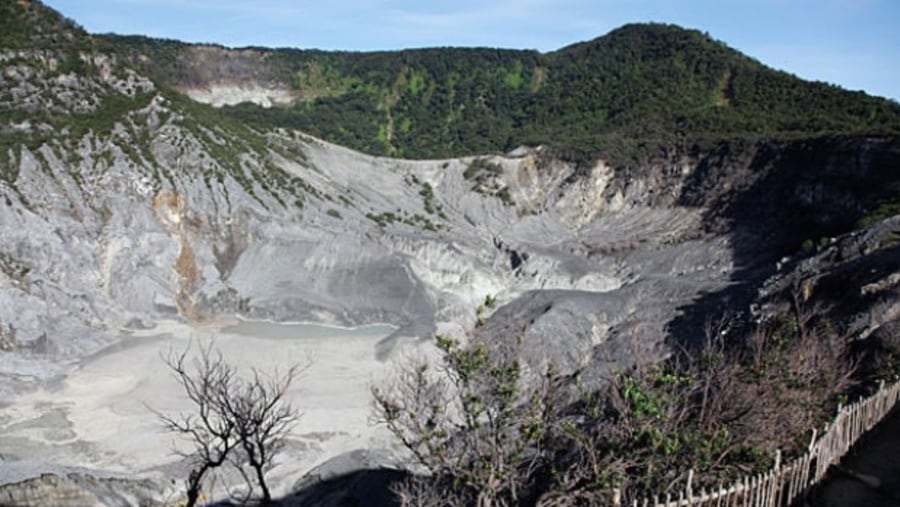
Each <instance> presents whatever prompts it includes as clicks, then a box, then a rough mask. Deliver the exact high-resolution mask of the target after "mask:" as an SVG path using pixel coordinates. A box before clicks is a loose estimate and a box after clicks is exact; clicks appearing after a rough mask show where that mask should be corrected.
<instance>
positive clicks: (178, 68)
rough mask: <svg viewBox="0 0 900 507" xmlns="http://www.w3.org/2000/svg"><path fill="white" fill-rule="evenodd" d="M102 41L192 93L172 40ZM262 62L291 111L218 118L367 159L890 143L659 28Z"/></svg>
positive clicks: (832, 106)
mask: <svg viewBox="0 0 900 507" xmlns="http://www.w3.org/2000/svg"><path fill="white" fill-rule="evenodd" d="M107 41H108V42H110V43H111V44H114V45H115V46H116V47H119V48H120V49H121V50H123V51H128V52H129V53H130V54H131V55H132V56H134V57H136V56H138V55H140V56H141V57H142V59H144V60H146V61H149V62H150V63H148V64H147V67H146V69H147V70H148V71H149V72H151V73H153V74H154V75H155V76H156V77H157V78H158V79H159V80H161V81H164V82H168V83H171V84H173V85H176V86H178V85H189V84H191V83H192V82H195V81H196V80H197V79H198V72H201V71H200V70H198V68H202V67H203V66H202V64H201V65H199V66H197V65H195V64H196V62H194V61H193V60H191V59H190V58H188V57H187V56H186V55H187V52H188V49H189V48H190V47H189V46H186V45H183V44H181V43H177V42H173V41H159V40H153V39H146V38H135V37H130V38H122V37H110V38H108V39H107ZM261 54H265V55H266V56H265V58H260V59H259V63H258V65H259V66H260V70H261V73H262V74H263V75H265V76H266V78H267V79H274V80H278V81H280V82H282V83H285V84H289V85H290V86H291V87H293V89H294V90H295V91H296V92H297V94H298V96H299V97H300V98H301V100H300V101H299V103H298V104H296V105H295V106H293V107H275V108H270V109H263V108H261V107H257V106H254V105H250V104H242V105H239V106H235V107H232V108H229V109H228V111H229V113H230V114H231V115H233V116H234V117H236V118H239V119H241V120H243V121H246V122H249V123H252V124H256V125H261V126H284V127H292V128H297V129H300V130H303V131H306V132H309V133H312V134H314V135H317V136H320V137H323V138H325V139H328V140H330V141H333V142H336V143H339V144H342V145H346V146H350V147H353V148H356V149H360V150H362V151H366V152H369V153H375V154H385V155H394V156H405V157H413V158H428V157H444V156H458V155H467V154H480V153H488V152H497V151H507V150H510V149H512V148H515V147H516V146H519V145H522V144H543V145H547V146H550V147H554V148H556V149H557V150H559V153H562V154H564V155H568V156H569V158H575V159H579V160H587V159H590V158H593V157H594V156H596V155H598V154H599V155H603V156H606V157H608V158H611V159H613V160H614V161H616V162H619V163H628V162H630V161H633V160H639V159H641V158H644V157H646V156H648V155H654V154H657V153H659V152H660V151H661V150H663V149H666V148H672V147H676V148H684V149H687V148H690V147H693V146H700V147H703V146H706V145H708V144H709V143H712V142H714V141H717V140H720V139H723V138H729V139H733V138H742V139H751V140H752V139H757V138H797V137H807V136H818V135H823V134H834V133H843V134H846V133H867V134H874V133H888V134H896V133H900V105H898V104H897V103H895V102H891V101H887V100H883V99H878V98H873V97H869V96H867V95H865V94H863V93H861V92H848V91H846V90H843V89H840V88H838V87H835V86H832V85H828V84H824V83H811V82H807V81H803V80H801V79H799V78H796V77H794V76H792V75H790V74H787V73H784V72H779V71H775V70H773V69H770V68H767V67H765V66H763V65H762V64H760V63H759V62H756V61H755V60H753V59H751V58H748V57H746V56H744V55H742V54H740V53H738V52H737V51H734V50H733V49H731V48H729V47H727V46H726V45H725V44H723V43H720V42H717V41H714V40H712V39H710V38H709V37H707V36H705V35H704V34H702V33H700V32H698V31H694V30H685V29H682V28H679V27H676V26H670V25H660V24H646V25H628V26H625V27H623V28H620V29H618V30H615V31H613V32H611V33H609V34H607V35H605V36H603V37H600V38H598V39H595V40H593V41H589V42H584V43H580V44H575V45H572V46H569V47H566V48H563V49H561V50H559V51H556V52H553V53H547V54H541V53H537V52H534V51H517V50H499V49H485V48H473V49H460V48H438V49H420V50H406V51H396V52H373V53H351V52H323V51H299V50H275V51H268V52H265V51H264V52H262V53H261ZM135 60H137V58H135ZM201 63H202V62H201ZM202 72H205V71H202Z"/></svg>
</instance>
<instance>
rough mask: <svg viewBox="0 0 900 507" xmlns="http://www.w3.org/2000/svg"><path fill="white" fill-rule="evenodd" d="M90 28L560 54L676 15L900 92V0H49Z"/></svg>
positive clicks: (874, 88) (786, 58) (768, 56)
mask: <svg viewBox="0 0 900 507" xmlns="http://www.w3.org/2000/svg"><path fill="white" fill-rule="evenodd" d="M45 3H47V4H48V5H50V6H52V7H54V8H55V9H57V10H59V11H60V12H62V13H63V14H65V15H66V16H68V17H70V18H72V19H74V20H75V21H76V22H78V23H79V24H81V25H82V26H84V27H85V28H87V29H88V30H89V31H91V32H115V33H123V34H143V35H150V36H156V37H166V38H172V39H179V40H185V41H191V42H215V43H219V44H224V45H227V46H251V45H252V46H270V47H297V48H319V49H346V50H371V49H401V48H412V47H426V46H490V47H505V48H522V49H538V50H541V51H550V50H553V49H558V48H560V47H563V46H566V45H568V44H571V43H574V42H579V41H583V40H588V39H593V38H595V37H598V36H600V35H603V34H605V33H606V32H608V31H610V30H612V29H614V28H616V27H618V26H621V25H623V24H625V23H629V22H643V21H657V22H665V23H675V24H678V25H681V26H684V27H688V28H697V29H699V30H703V31H705V32H708V33H709V34H710V35H711V36H712V37H714V38H716V39H719V40H721V41H723V42H725V43H727V44H728V45H729V46H731V47H733V48H735V49H738V50H740V51H742V52H744V53H746V54H748V55H750V56H752V57H754V58H756V59H758V60H760V61H762V62H763V63H766V64H767V65H770V66H772V67H775V68H779V69H783V70H786V71H788V72H791V73H793V74H796V75H798V76H800V77H802V78H805V79H813V80H819V81H827V82H829V83H835V84H838V85H840V86H842V87H844V88H848V89H851V90H865V91H866V92H868V93H870V94H873V95H879V96H883V97H889V98H892V99H894V100H900V0H480V1H479V0H450V1H439V2H437V1H411V0H316V1H307V0H294V1H291V0H252V1H247V0H243V1H238V0H45Z"/></svg>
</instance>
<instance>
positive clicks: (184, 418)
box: [155, 343, 238, 507]
mask: <svg viewBox="0 0 900 507" xmlns="http://www.w3.org/2000/svg"><path fill="white" fill-rule="evenodd" d="M187 353H188V349H185V350H184V351H183V352H181V353H180V354H175V353H174V352H173V351H170V352H169V353H168V355H167V356H165V357H164V358H163V361H165V363H166V365H167V366H168V367H169V369H170V370H171V371H172V374H173V375H174V376H175V378H176V379H177V380H178V381H179V383H180V384H181V386H182V388H183V389H184V392H185V394H186V395H187V397H188V399H190V401H191V402H192V403H193V404H194V407H195V410H194V411H193V412H190V413H182V414H179V415H178V416H168V415H165V414H163V413H161V412H156V411H155V412H156V415H157V417H158V418H159V419H160V420H161V421H162V423H163V426H164V427H165V428H166V430H168V431H170V432H172V433H176V434H179V435H181V436H183V437H186V438H187V439H188V440H189V441H190V445H191V446H192V451H191V452H181V451H176V452H178V454H180V455H181V456H183V457H187V458H189V459H191V460H192V461H193V467H192V468H191V470H190V472H188V478H187V481H186V489H187V491H186V493H187V504H186V505H187V507H193V506H194V505H195V504H196V503H197V499H198V498H199V496H200V492H201V489H202V485H203V479H204V477H205V476H206V474H207V472H209V471H211V470H213V469H215V468H218V467H220V466H222V465H223V464H225V462H226V460H227V459H228V455H229V453H230V452H231V451H232V449H234V447H235V446H236V445H237V444H238V436H237V432H236V429H237V427H236V425H235V423H234V421H233V420H232V419H231V418H229V417H227V414H225V413H223V412H222V411H221V407H220V400H221V397H222V394H223V393H228V392H229V391H231V389H232V385H233V384H234V382H235V378H236V375H235V369H234V367H233V366H231V365H229V364H227V363H226V362H225V361H224V358H223V357H222V354H221V353H220V352H213V350H212V344H211V343H210V344H208V345H206V346H204V347H201V348H200V353H199V355H198V356H197V357H195V358H194V359H193V360H192V361H188V360H187Z"/></svg>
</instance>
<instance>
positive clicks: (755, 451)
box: [373, 298, 859, 506]
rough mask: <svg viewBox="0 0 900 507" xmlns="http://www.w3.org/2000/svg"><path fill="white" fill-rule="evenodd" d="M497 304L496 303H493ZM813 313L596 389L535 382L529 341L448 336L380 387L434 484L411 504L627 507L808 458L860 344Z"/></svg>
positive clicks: (560, 380)
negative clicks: (523, 355)
mask: <svg viewBox="0 0 900 507" xmlns="http://www.w3.org/2000/svg"><path fill="white" fill-rule="evenodd" d="M485 304H486V305H487V301H486V303H485ZM820 315H821V314H820V313H819V312H818V311H816V310H814V309H807V308H805V307H804V306H803V305H802V303H800V300H799V299H796V298H795V299H794V301H793V302H792V306H791V310H790V311H788V312H787V313H785V314H784V315H782V316H780V317H778V318H776V319H773V320H772V321H771V322H768V323H764V324H762V325H760V326H759V327H757V328H756V329H755V330H753V331H752V332H751V333H749V335H747V337H746V338H745V339H743V340H739V341H736V342H733V343H726V341H725V340H726V336H727V335H726V334H725V333H723V330H724V329H725V327H727V326H709V327H708V328H707V329H706V332H705V336H706V340H705V341H704V342H703V344H702V345H701V346H699V347H696V348H691V349H687V348H678V349H676V350H675V352H674V353H673V354H672V355H671V357H669V358H668V359H667V360H665V361H662V362H658V363H651V362H648V361H647V360H646V358H638V360H637V362H636V364H637V365H636V366H634V367H632V368H626V369H622V370H620V371H618V372H617V373H615V374H614V375H612V377H611V378H610V379H609V381H608V383H607V384H606V385H605V386H603V387H601V388H599V389H596V390H586V389H583V388H578V387H577V382H576V384H574V385H573V384H572V379H570V378H566V377H562V376H560V375H557V374H556V373H555V372H554V370H553V368H552V366H550V367H548V368H547V369H546V370H544V371H540V372H535V371H528V369H527V367H526V366H525V365H524V364H523V363H522V361H521V360H520V359H519V358H520V352H521V351H520V347H521V343H520V342H518V341H517V342H515V343H508V342H498V341H496V340H491V341H486V340H483V339H481V338H478V337H474V338H472V341H471V342H470V343H468V344H466V345H461V344H459V343H457V342H455V341H453V340H451V339H448V338H445V337H440V336H439V337H438V338H437V342H436V343H437V346H438V348H439V349H440V350H441V351H442V353H443V355H442V361H441V363H440V364H437V365H435V364H428V363H427V362H426V361H412V362H409V363H406V364H403V365H401V367H400V368H399V371H398V375H397V377H396V379H395V381H394V383H392V384H389V385H387V386H382V387H380V388H377V389H374V390H373V395H374V398H375V407H376V414H377V418H378V420H379V421H381V422H382V423H383V424H385V425H386V426H387V428H388V429H390V430H391V432H393V433H394V435H396V436H397V437H398V439H399V440H400V441H401V442H402V443H403V444H404V445H405V446H406V448H407V449H408V450H409V451H410V452H411V454H412V456H414V458H415V461H416V463H417V464H418V465H421V466H423V467H425V469H427V470H428V471H429V473H430V475H428V476H418V477H414V478H412V479H411V480H410V481H409V482H407V483H406V484H404V485H403V486H401V487H400V488H398V490H397V493H398V498H399V499H400V501H401V503H402V504H403V505H482V506H494V505H506V506H514V505H520V506H525V505H536V504H537V505H619V504H618V503H616V502H621V505H628V504H630V503H631V501H633V500H635V499H638V498H642V497H643V496H644V495H648V494H650V495H653V494H666V493H667V492H672V491H675V490H677V489H679V488H682V487H684V485H685V483H686V481H687V477H688V475H689V472H690V471H693V485H694V487H695V488H697V489H699V488H703V487H707V488H708V487H714V486H717V485H718V484H721V483H724V482H727V481H730V480H733V479H735V478H737V477H741V476H744V475H745V474H752V473H757V472H761V471H763V470H766V469H767V468H768V467H770V466H771V465H772V463H773V461H774V459H775V454H776V451H780V452H781V453H782V455H783V456H785V459H787V458H789V457H790V456H793V455H797V454H800V453H801V452H802V451H803V450H804V449H805V446H806V445H807V444H808V442H809V438H810V433H809V432H810V430H812V429H813V428H816V427H818V426H820V425H821V424H822V423H823V422H824V421H825V420H827V419H828V418H829V417H830V416H831V415H832V414H833V413H834V409H835V407H836V405H837V404H838V403H840V402H841V401H844V400H846V396H847V394H848V393H850V392H852V390H853V389H854V388H855V386H856V383H857V380H858V379H859V377H858V376H855V375H856V374H857V373H858V370H857V369H856V362H855V360H854V359H853V357H854V356H853V354H851V351H850V349H849V343H850V342H849V340H848V339H847V337H846V336H844V335H842V334H841V333H840V332H838V331H837V330H835V329H833V328H832V327H831V326H830V325H829V323H828V322H827V321H825V320H822V319H821V318H820Z"/></svg>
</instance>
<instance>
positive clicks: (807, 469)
mask: <svg viewBox="0 0 900 507" xmlns="http://www.w3.org/2000/svg"><path fill="white" fill-rule="evenodd" d="M898 398H900V382H894V383H893V384H891V385H890V386H889V387H885V385H884V382H882V383H881V385H880V386H879V388H878V392H876V393H875V394H873V395H872V396H869V397H868V398H865V399H862V400H860V401H858V402H856V403H854V404H852V405H849V406H846V407H839V408H838V413H837V415H836V416H835V418H834V420H832V421H831V423H830V424H828V425H826V426H825V429H824V430H823V431H822V434H821V436H818V437H817V432H816V431H815V430H813V434H812V438H811V439H810V444H809V448H808V449H807V451H806V452H805V453H804V454H803V455H802V456H799V457H797V458H795V459H793V460H791V461H790V462H788V463H786V464H782V463H781V456H780V454H777V455H776V457H775V466H773V467H772V469H771V470H769V471H768V472H767V473H765V474H759V475H757V476H752V477H751V476H747V477H744V478H742V479H740V480H738V481H735V482H734V483H733V484H732V485H731V486H729V487H720V488H719V489H718V490H715V491H706V490H703V489H701V490H700V491H694V490H693V488H692V487H691V482H692V479H693V471H691V472H689V473H688V480H687V487H686V488H685V489H684V490H682V491H681V492H679V493H678V494H677V495H666V496H665V497H663V498H660V497H658V496H657V497H653V498H646V499H644V500H643V501H639V500H635V501H634V502H633V503H632V504H631V505H632V507H732V506H734V507H770V506H773V507H774V506H784V505H790V503H791V502H793V501H794V500H795V499H797V498H798V497H800V496H801V495H802V494H803V493H804V492H805V491H806V490H807V489H808V488H809V487H811V486H813V485H814V484H816V483H817V482H819V481H820V480H821V479H822V477H823V476H824V475H825V472H826V471H827V470H828V467H829V466H831V465H832V464H834V463H837V462H838V461H839V460H840V459H841V457H843V456H844V455H845V454H846V453H847V451H849V450H850V447H852V446H853V444H854V443H856V441H857V440H859V437H861V436H862V435H863V434H864V433H866V432H867V431H869V430H871V429H872V428H873V427H874V426H875V425H876V424H878V423H879V422H881V420H882V419H884V418H885V417H886V416H887V415H888V414H889V413H890V412H891V409H893V408H894V405H895V404H896V403H897V400H898Z"/></svg>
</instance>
